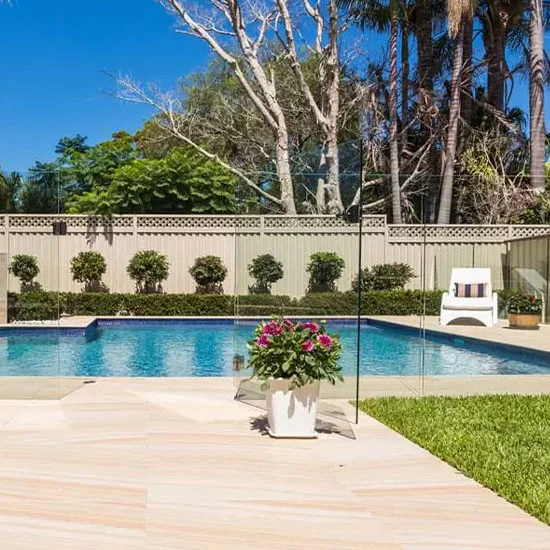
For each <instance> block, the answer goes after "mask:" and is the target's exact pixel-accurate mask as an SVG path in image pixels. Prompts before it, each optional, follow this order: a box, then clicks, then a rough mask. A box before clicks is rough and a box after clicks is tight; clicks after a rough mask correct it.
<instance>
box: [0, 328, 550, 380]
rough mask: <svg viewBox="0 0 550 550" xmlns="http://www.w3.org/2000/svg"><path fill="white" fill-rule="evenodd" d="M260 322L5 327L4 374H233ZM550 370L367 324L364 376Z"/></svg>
mask: <svg viewBox="0 0 550 550" xmlns="http://www.w3.org/2000/svg"><path fill="white" fill-rule="evenodd" d="M254 325H255V323H254V322H252V321H251V322H240V323H239V324H237V325H235V324H234V323H233V321H221V320H220V321H169V322H162V321H116V320H113V321H102V322H99V323H98V324H97V325H96V326H93V327H92V328H91V329H88V330H87V331H86V333H85V332H84V331H81V330H77V331H67V330H63V329H60V330H55V329H36V328H35V329H31V328H28V329H15V330H13V329H6V330H3V331H2V330H0V376H16V375H21V376H40V375H42V376H57V375H62V376H84V377H99V376H147V377H148V376H230V375H231V374H232V362H233V356H234V355H235V354H236V353H239V354H243V355H245V356H246V341H247V340H249V339H250V338H251V336H252V333H253V329H254ZM329 328H330V330H331V331H333V332H336V333H338V334H339V335H340V337H341V341H342V346H343V355H342V358H341V361H340V362H341V365H342V367H343V369H344V373H345V374H354V373H355V369H356V353H357V329H356V326H355V324H354V323H351V322H345V321H332V322H330V323H329ZM421 370H422V371H423V372H424V374H425V375H487V374H550V355H549V354H543V353H540V352H527V351H522V350H519V349H517V348H512V347H510V346H497V345H494V344H491V345H489V344H483V343H480V342H479V341H474V340H461V339H456V338H452V337H447V336H441V335H436V334H428V335H427V338H426V340H424V341H423V340H422V339H421V338H420V337H419V332H418V331H415V330H411V329H403V328H400V327H396V326H395V325H388V324H384V323H375V324H364V325H363V328H362V336H361V374H363V375H417V374H419V373H420V372H421Z"/></svg>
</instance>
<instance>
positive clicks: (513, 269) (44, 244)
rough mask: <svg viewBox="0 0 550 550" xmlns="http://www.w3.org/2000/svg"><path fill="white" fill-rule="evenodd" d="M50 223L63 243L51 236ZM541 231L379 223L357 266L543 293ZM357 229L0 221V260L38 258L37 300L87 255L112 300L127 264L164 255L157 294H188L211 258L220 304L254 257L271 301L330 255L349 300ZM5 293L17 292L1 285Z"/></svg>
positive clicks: (303, 220)
mask: <svg viewBox="0 0 550 550" xmlns="http://www.w3.org/2000/svg"><path fill="white" fill-rule="evenodd" d="M55 221H63V222H65V223H66V224H67V234H66V235H62V236H57V235H53V231H52V225H53V223H54V222H55ZM549 235H550V226H544V225H536V226H535V225H531V226H528V225H389V224H388V223H387V220H386V217H385V216H367V217H365V218H364V222H363V241H362V243H363V244H362V255H363V266H365V267H366V266H372V265H375V264H384V263H393V262H402V263H407V264H409V265H411V266H412V268H413V269H414V271H415V274H416V277H415V278H414V280H413V281H412V282H411V284H410V285H409V288H416V289H421V288H425V289H439V288H442V289H444V288H447V286H448V281H449V276H450V272H451V269H452V268H453V267H482V266H483V267H490V268H491V269H492V273H493V284H494V286H495V288H496V289H500V288H505V287H508V286H514V285H515V286H517V285H526V286H528V287H529V288H530V289H531V288H535V289H536V290H537V291H538V290H539V287H541V288H542V287H543V286H544V284H545V283H546V285H548V278H549V277H548V243H549V242H550V239H548V238H545V237H546V236H549ZM358 246H359V237H358V226H357V225H353V224H348V223H347V222H346V221H344V220H343V219H342V218H340V217H335V216H315V215H311V216H187V215H178V216H168V215H166V216H165V215H158V216H150V215H134V216H114V217H112V218H101V217H95V216H80V215H74V216H73V215H4V216H0V253H5V254H6V255H7V260H8V262H9V260H10V259H11V258H12V257H13V256H14V255H15V254H30V255H33V256H36V257H37V258H38V264H39V267H40V274H39V276H38V278H37V281H38V282H39V283H40V284H41V285H42V287H43V288H44V289H46V290H59V291H75V292H76V291H79V290H80V289H81V285H80V284H79V283H76V282H74V281H73V280H72V276H71V272H70V261H71V258H72V257H74V256H75V255H76V254H78V253H79V252H81V251H85V250H96V251H98V252H100V253H101V254H103V256H104V257H105V259H106V262H107V273H106V275H105V276H104V282H105V284H106V285H107V287H108V288H109V289H110V291H111V292H133V291H134V283H133V281H132V280H131V279H130V278H129V277H128V274H127V273H126V267H127V265H128V262H129V260H130V258H131V257H132V256H133V254H134V253H135V252H137V251H139V250H156V251H158V252H161V253H163V254H166V255H167V257H168V260H169V262H170V276H169V278H168V280H167V281H166V282H165V284H164V290H165V291H166V292H170V293H188V292H194V291H195V283H194V281H193V279H192V278H191V276H190V275H189V268H190V267H191V266H192V265H193V263H194V261H195V258H197V257H199V256H205V255H207V254H212V255H215V256H219V257H221V258H222V260H223V262H224V264H225V265H226V266H227V268H228V275H227V278H226V280H225V282H224V291H225V293H227V294H233V293H239V294H246V293H247V290H248V286H249V285H250V284H251V283H252V280H251V279H250V277H249V276H248V270H247V266H248V264H249V263H250V262H251V260H252V259H253V258H255V257H256V256H258V255H259V254H266V253H270V254H273V255H274V256H275V257H276V258H277V259H278V260H279V261H281V262H282V263H283V269H284V277H283V279H282V280H281V281H279V282H278V283H276V284H275V285H274V287H273V294H286V295H290V296H301V295H303V294H304V292H305V289H306V287H307V273H306V266H307V263H308V260H309V257H310V255H311V254H312V253H314V252H323V251H326V252H336V253H337V254H339V255H340V256H341V257H342V258H343V259H344V261H345V263H346V267H345V270H344V273H343V275H342V277H341V279H340V280H339V281H338V289H339V290H348V289H349V288H350V287H351V282H352V279H353V277H354V276H355V274H356V272H357V266H358ZM8 288H9V290H11V291H18V290H19V282H18V280H17V279H16V278H14V277H13V276H10V277H9V280H8Z"/></svg>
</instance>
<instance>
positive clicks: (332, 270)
mask: <svg viewBox="0 0 550 550" xmlns="http://www.w3.org/2000/svg"><path fill="white" fill-rule="evenodd" d="M345 266H346V264H345V262H344V260H343V258H340V256H338V254H336V252H316V253H315V254H312V255H311V256H310V258H309V264H308V265H307V267H306V271H307V272H308V273H309V286H308V292H335V291H336V281H337V279H339V278H340V277H341V276H342V271H343V270H344V267H345Z"/></svg>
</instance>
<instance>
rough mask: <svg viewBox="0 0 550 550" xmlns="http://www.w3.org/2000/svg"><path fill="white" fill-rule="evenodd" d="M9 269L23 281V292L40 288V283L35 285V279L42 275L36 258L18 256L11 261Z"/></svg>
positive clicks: (23, 255) (25, 255)
mask: <svg viewBox="0 0 550 550" xmlns="http://www.w3.org/2000/svg"><path fill="white" fill-rule="evenodd" d="M9 269H10V271H11V272H12V273H13V274H14V275H15V276H16V277H17V278H18V279H19V280H20V281H21V292H25V291H29V290H37V289H39V288H40V285H39V284H38V283H33V280H34V278H35V277H37V276H38V274H39V273H40V268H39V267H38V260H37V259H36V257H35V256H29V255H27V254H16V255H15V256H14V257H13V258H12V259H11V262H10V268H9Z"/></svg>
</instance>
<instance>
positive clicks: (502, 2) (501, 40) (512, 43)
mask: <svg viewBox="0 0 550 550" xmlns="http://www.w3.org/2000/svg"><path fill="white" fill-rule="evenodd" d="M528 3H529V0H480V7H479V10H478V16H479V20H480V21H481V25H482V37H483V43H484V45H485V58H486V61H487V96H488V102H489V103H490V104H491V105H492V106H493V107H495V108H496V109H498V110H499V111H504V110H505V88H506V81H507V79H508V78H509V76H510V70H509V68H508V65H507V63H506V49H507V47H511V48H512V50H516V51H517V50H518V49H519V48H518V46H519V43H518V40H517V35H518V33H519V34H521V32H522V30H523V27H525V17H524V14H525V10H526V9H527V7H528Z"/></svg>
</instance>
